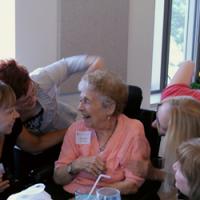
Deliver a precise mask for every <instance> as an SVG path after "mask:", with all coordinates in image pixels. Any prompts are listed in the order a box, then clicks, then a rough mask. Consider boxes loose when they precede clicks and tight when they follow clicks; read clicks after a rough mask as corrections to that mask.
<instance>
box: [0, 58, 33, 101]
mask: <svg viewBox="0 0 200 200" xmlns="http://www.w3.org/2000/svg"><path fill="white" fill-rule="evenodd" d="M0 80H2V81H3V82H5V83H6V84H8V85H9V86H10V87H11V88H12V89H13V91H14V93H15V95H16V98H17V99H18V98H20V97H21V96H23V95H26V93H27V91H28V87H29V83H30V81H31V79H30V76H29V73H28V71H27V70H26V69H25V67H23V66H22V65H19V64H18V63H17V62H16V61H15V60H14V59H11V60H0Z"/></svg>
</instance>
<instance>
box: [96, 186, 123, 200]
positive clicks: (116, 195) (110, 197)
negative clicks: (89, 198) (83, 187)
mask: <svg viewBox="0 0 200 200" xmlns="http://www.w3.org/2000/svg"><path fill="white" fill-rule="evenodd" d="M96 199H97V200H121V196H120V191H119V190H117V189H115V188H111V187H103V188H100V189H98V190H97V191H96Z"/></svg>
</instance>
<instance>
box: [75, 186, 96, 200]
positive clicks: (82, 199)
mask: <svg viewBox="0 0 200 200" xmlns="http://www.w3.org/2000/svg"><path fill="white" fill-rule="evenodd" d="M88 195H89V194H88V193H84V192H82V191H81V189H79V190H77V191H75V200H86V199H87V200H96V195H91V196H90V197H89V198H88Z"/></svg>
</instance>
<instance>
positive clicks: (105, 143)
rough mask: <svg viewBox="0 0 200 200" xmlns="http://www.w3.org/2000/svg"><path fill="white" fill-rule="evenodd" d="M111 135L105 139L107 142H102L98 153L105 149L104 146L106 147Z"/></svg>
mask: <svg viewBox="0 0 200 200" xmlns="http://www.w3.org/2000/svg"><path fill="white" fill-rule="evenodd" d="M112 135H113V134H110V135H109V137H108V138H107V140H106V141H105V142H104V144H103V145H101V146H100V147H99V151H100V152H102V151H103V150H104V149H105V147H106V145H107V143H108V141H109V140H110V138H111V136H112Z"/></svg>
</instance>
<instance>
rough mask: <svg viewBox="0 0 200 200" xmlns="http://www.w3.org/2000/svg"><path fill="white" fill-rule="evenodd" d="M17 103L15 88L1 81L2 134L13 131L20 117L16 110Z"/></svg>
mask: <svg viewBox="0 0 200 200" xmlns="http://www.w3.org/2000/svg"><path fill="white" fill-rule="evenodd" d="M15 103H16V97H15V94H14V92H13V90H12V89H11V88H10V87H9V86H8V85H6V84H5V83H3V82H2V81H0V135H2V134H9V133H11V131H12V127H13V125H14V122H15V119H16V118H17V117H19V114H18V113H17V112H16V110H15Z"/></svg>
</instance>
